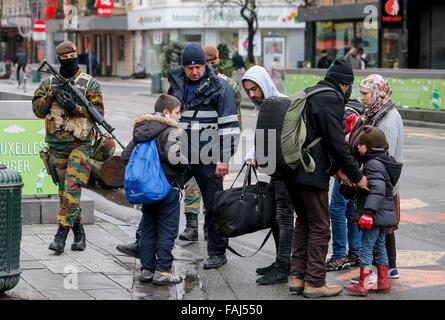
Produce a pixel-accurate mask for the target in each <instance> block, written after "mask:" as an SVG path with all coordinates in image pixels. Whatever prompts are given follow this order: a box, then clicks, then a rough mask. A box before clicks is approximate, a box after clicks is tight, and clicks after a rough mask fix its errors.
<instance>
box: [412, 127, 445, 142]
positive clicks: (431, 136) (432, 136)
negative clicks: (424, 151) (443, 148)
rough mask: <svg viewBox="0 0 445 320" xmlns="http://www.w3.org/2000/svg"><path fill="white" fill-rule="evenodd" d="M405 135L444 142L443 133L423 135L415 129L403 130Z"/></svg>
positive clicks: (444, 135)
mask: <svg viewBox="0 0 445 320" xmlns="http://www.w3.org/2000/svg"><path fill="white" fill-rule="evenodd" d="M405 133H406V135H407V136H408V137H410V138H411V137H417V138H425V139H435V140H445V134H444V133H442V132H441V133H424V132H418V131H417V130H416V129H405Z"/></svg>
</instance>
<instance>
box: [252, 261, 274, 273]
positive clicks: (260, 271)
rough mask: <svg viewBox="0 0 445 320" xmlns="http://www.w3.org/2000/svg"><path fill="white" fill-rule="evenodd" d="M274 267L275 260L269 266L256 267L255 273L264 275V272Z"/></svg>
mask: <svg viewBox="0 0 445 320" xmlns="http://www.w3.org/2000/svg"><path fill="white" fill-rule="evenodd" d="M274 267H275V262H274V263H272V264H271V265H270V266H267V267H264V268H258V269H256V274H257V275H260V276H265V275H266V274H268V273H269V272H271V271H272V270H273V268H274Z"/></svg>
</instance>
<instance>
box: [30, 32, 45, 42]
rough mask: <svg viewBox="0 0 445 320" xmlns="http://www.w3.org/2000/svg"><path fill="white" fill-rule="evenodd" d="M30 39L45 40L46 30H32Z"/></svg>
mask: <svg viewBox="0 0 445 320" xmlns="http://www.w3.org/2000/svg"><path fill="white" fill-rule="evenodd" d="M32 40H34V41H46V32H37V31H33V32H32Z"/></svg>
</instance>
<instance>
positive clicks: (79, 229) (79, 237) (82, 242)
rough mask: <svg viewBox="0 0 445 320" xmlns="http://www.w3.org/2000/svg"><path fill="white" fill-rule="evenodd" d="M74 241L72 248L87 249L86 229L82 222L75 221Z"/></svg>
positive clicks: (75, 249) (74, 249) (76, 249)
mask: <svg viewBox="0 0 445 320" xmlns="http://www.w3.org/2000/svg"><path fill="white" fill-rule="evenodd" d="M73 233H74V242H73V244H72V245H71V250H73V251H83V250H85V247H86V246H87V245H86V237H85V230H83V225H82V224H81V223H75V224H74V226H73Z"/></svg>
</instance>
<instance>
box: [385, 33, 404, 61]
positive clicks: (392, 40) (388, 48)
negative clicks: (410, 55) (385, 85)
mask: <svg viewBox="0 0 445 320" xmlns="http://www.w3.org/2000/svg"><path fill="white" fill-rule="evenodd" d="M400 33H401V30H400V29H384V30H383V39H382V68H399V45H400V42H399V39H400Z"/></svg>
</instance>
